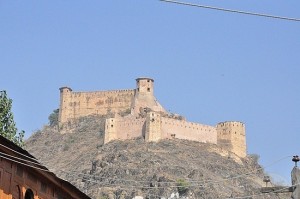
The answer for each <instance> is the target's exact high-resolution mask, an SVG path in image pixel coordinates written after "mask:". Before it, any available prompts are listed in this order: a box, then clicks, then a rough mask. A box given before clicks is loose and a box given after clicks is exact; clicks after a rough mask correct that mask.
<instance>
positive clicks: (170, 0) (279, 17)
mask: <svg viewBox="0 0 300 199" xmlns="http://www.w3.org/2000/svg"><path fill="white" fill-rule="evenodd" d="M160 1H163V2H166V3H174V4H178V5H184V6H192V7H198V8H206V9H211V10H218V11H223V12H231V13H238V14H245V15H252V16H258V17H267V18H273V19H282V20H289V21H297V22H300V19H299V18H290V17H283V16H275V15H269V14H263V13H255V12H248V11H241V10H232V9H227V8H221V7H213V6H206V5H201V4H194V3H188V2H182V1H173V0H160Z"/></svg>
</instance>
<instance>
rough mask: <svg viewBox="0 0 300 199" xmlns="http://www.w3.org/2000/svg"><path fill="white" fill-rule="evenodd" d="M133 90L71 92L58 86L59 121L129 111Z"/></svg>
mask: <svg viewBox="0 0 300 199" xmlns="http://www.w3.org/2000/svg"><path fill="white" fill-rule="evenodd" d="M134 92H135V90H133V89H132V90H116V91H96V92H72V89H70V88H68V87H63V88H60V96H61V100H60V102H61V103H60V115H59V122H60V123H64V122H67V121H69V120H72V119H76V118H79V117H82V116H87V115H94V114H95V115H104V114H107V113H108V112H115V113H119V112H122V111H130V108H131V103H132V99H133V97H134Z"/></svg>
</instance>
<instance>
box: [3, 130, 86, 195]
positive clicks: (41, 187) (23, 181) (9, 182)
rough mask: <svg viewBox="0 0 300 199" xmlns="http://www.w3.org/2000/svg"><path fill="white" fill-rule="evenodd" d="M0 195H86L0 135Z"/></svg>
mask: <svg viewBox="0 0 300 199" xmlns="http://www.w3.org/2000/svg"><path fill="white" fill-rule="evenodd" d="M0 199H90V198H89V197H88V196H87V195H85V194H84V193H82V192H81V191H80V190H78V189H77V188H76V187H74V186H73V185H72V184H70V183H69V182H67V181H64V180H62V179H60V178H58V177H57V176H56V175H55V174H54V173H52V172H50V171H49V170H48V169H47V168H46V167H44V166H42V165H41V164H40V163H39V162H38V161H37V160H36V159H35V158H34V157H33V156H32V155H30V154H29V153H28V152H27V151H25V150H23V149H22V148H20V147H19V146H17V145H15V144H14V143H13V142H11V141H9V140H7V139H6V138H4V137H2V136H0Z"/></svg>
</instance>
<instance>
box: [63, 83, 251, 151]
mask: <svg viewBox="0 0 300 199" xmlns="http://www.w3.org/2000/svg"><path fill="white" fill-rule="evenodd" d="M88 115H113V116H112V117H111V118H109V119H107V120H106V124H105V135H104V143H108V142H110V141H112V140H116V139H120V140H126V139H133V138H136V137H144V139H145V141H147V142H156V141H159V140H160V139H172V138H178V139H186V140H192V141H198V142H206V143H213V144H217V145H219V146H220V147H222V148H223V149H225V150H227V151H230V152H232V153H234V154H236V155H238V156H239V157H245V156H246V155H247V154H246V137H245V125H244V124H243V123H242V122H239V121H227V122H220V123H218V124H217V125H216V126H209V125H205V124H199V123H194V122H188V121H186V120H185V118H184V117H182V116H180V115H178V114H170V113H168V112H167V111H166V110H165V109H164V108H163V107H162V106H161V105H160V103H159V102H158V101H157V100H156V98H155V97H154V80H153V79H151V78H137V79H136V88H135V89H128V90H115V91H96V92H73V91H72V89H71V88H69V87H62V88H60V107H59V125H60V127H61V128H63V126H64V125H65V124H66V123H67V122H72V120H74V119H77V118H80V117H84V116H88Z"/></svg>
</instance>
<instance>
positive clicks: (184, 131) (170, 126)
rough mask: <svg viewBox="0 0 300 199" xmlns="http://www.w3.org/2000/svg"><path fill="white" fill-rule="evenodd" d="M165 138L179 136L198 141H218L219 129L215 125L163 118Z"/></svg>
mask: <svg viewBox="0 0 300 199" xmlns="http://www.w3.org/2000/svg"><path fill="white" fill-rule="evenodd" d="M161 122H162V125H161V129H162V137H163V138H178V139H186V140H192V141H198V142H208V143H213V144H216V143H217V130H216V128H215V127H213V126H208V125H203V124H198V123H193V122H187V121H184V120H177V119H172V118H165V117H162V118H161Z"/></svg>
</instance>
